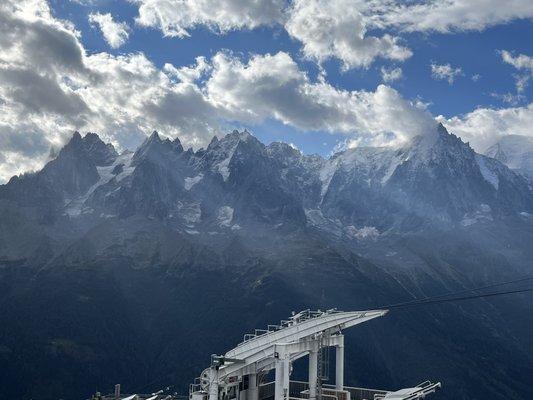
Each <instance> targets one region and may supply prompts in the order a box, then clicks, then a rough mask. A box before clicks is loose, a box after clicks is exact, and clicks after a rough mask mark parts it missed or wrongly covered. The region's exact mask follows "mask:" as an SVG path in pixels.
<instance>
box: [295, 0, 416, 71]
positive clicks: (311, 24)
mask: <svg viewBox="0 0 533 400" xmlns="http://www.w3.org/2000/svg"><path fill="white" fill-rule="evenodd" d="M367 8H368V7H367V6H366V5H365V3H363V2H361V1H360V0H294V1H293V3H292V6H291V7H290V9H289V11H288V20H287V22H286V24H285V29H286V30H287V32H288V33H289V35H291V36H292V37H293V38H295V39H297V40H298V41H300V42H301V43H302V45H303V48H302V51H303V53H304V55H305V56H306V57H307V58H309V59H312V60H316V61H317V62H319V63H320V62H323V61H325V60H327V59H328V58H333V57H335V58H338V59H339V60H341V61H342V63H343V68H344V69H351V68H358V67H368V66H369V65H370V64H371V63H372V62H373V61H374V60H375V59H376V58H378V57H381V58H386V59H392V60H397V61H402V60H405V59H406V58H409V57H410V56H411V55H412V52H411V50H409V49H408V48H406V47H404V46H402V45H401V44H400V40H399V38H397V37H395V36H391V35H389V34H384V35H382V36H379V37H378V36H373V35H368V34H367V33H368V29H369V28H370V27H371V24H370V22H371V21H370V19H369V18H368V17H367V16H365V15H364V14H363V11H365V10H367Z"/></svg>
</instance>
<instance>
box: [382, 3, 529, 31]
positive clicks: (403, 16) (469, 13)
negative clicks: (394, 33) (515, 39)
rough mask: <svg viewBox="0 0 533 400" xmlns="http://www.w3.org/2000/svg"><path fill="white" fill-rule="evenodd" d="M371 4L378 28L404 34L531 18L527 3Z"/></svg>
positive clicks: (467, 28) (459, 29) (474, 26)
mask: <svg viewBox="0 0 533 400" xmlns="http://www.w3.org/2000/svg"><path fill="white" fill-rule="evenodd" d="M372 4H373V5H374V8H375V10H376V11H380V13H379V14H376V16H375V18H376V19H378V20H379V22H380V24H381V25H382V26H392V27H396V28H399V29H402V30H405V31H408V32H415V31H417V32H429V31H435V32H441V33H453V32H461V31H466V30H478V31H481V30H483V29H486V28H487V27H490V26H494V25H498V24H504V23H507V22H510V21H513V20H515V19H527V18H531V17H533V2H532V1H531V0H508V1H501V0H426V1H420V2H419V1H416V2H414V1H410V2H406V1H401V0H396V1H394V0H392V1H389V0H378V1H373V2H372Z"/></svg>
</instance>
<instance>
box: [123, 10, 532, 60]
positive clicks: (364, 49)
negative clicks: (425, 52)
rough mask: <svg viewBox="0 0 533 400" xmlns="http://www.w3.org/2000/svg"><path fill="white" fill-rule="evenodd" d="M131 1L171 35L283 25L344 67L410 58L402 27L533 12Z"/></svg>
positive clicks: (466, 26)
mask: <svg viewBox="0 0 533 400" xmlns="http://www.w3.org/2000/svg"><path fill="white" fill-rule="evenodd" d="M131 1H133V2H134V3H136V4H138V7H139V15H138V17H137V23H138V24H140V25H142V26H147V27H152V28H157V29H160V30H161V31H162V32H163V33H164V35H165V36H174V37H180V38H183V37H187V36H189V35H190V34H191V33H190V31H191V30H192V29H194V28H196V27H198V26H206V27H208V28H209V29H211V30H213V31H215V32H217V33H226V32H228V31H231V30H237V29H254V28H257V27H259V26H274V25H276V26H283V27H284V28H285V30H286V31H287V33H288V34H289V35H290V36H291V37H292V38H294V39H295V40H297V41H299V42H301V44H302V52H303V54H304V55H305V56H306V57H307V58H309V59H312V60H315V61H317V62H319V63H320V62H323V61H324V60H327V59H329V58H337V59H339V60H340V61H341V62H342V65H343V68H344V69H351V68H360V67H364V68H366V67H368V66H369V65H370V64H371V63H372V62H373V61H374V60H375V59H376V58H384V59H393V60H396V61H402V60H405V59H406V58H409V57H410V56H411V55H412V52H411V50H410V49H409V48H407V47H406V46H405V45H403V44H402V43H401V39H400V38H399V36H398V35H399V34H401V33H403V32H432V31H433V32H440V33H454V32H461V31H466V30H483V29H486V28H487V27H490V26H494V25H498V24H503V23H508V22H510V21H513V20H516V19H527V18H531V17H533V3H532V2H531V1H530V0H510V1H506V2H502V1H500V0H424V1H409V2H406V1H403V0H372V1H365V0H264V1H243V0H202V1H196V0H131ZM387 31H388V32H387Z"/></svg>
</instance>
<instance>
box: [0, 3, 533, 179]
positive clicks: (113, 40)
mask: <svg viewBox="0 0 533 400" xmlns="http://www.w3.org/2000/svg"><path fill="white" fill-rule="evenodd" d="M532 18H533V1H531V0H509V1H505V2H503V1H500V0H426V1H423V0H411V1H405V0H404V1H400V0H114V1H111V0H49V1H46V0H4V1H2V2H1V4H0V183H1V182H5V181H7V180H8V179H9V178H10V177H11V176H13V175H15V174H21V173H24V172H28V171H33V170H36V169H39V168H41V167H42V165H43V164H44V163H45V162H46V161H47V160H48V159H49V157H50V154H51V149H54V150H52V153H53V151H55V150H57V149H59V148H60V147H61V146H62V145H63V144H64V143H65V142H66V141H68V139H69V138H70V137H71V136H72V133H73V132H74V131H75V130H78V131H80V132H81V133H82V134H83V133H85V132H88V131H91V132H96V133H98V134H99V135H100V136H101V137H102V139H103V140H105V141H109V142H111V143H113V144H114V145H115V146H116V147H117V149H118V150H119V151H121V150H125V149H134V148H135V147H136V146H138V145H139V144H140V143H141V142H142V140H143V139H144V138H145V137H146V136H147V135H149V134H150V133H151V132H152V131H153V130H157V131H158V132H159V133H160V134H161V135H163V136H168V137H172V138H175V137H179V138H180V140H181V141H182V143H183V145H184V147H193V148H194V149H198V148H200V147H202V146H205V145H206V144H207V143H209V141H210V140H211V138H212V137H213V135H218V136H221V135H224V134H225V133H227V132H229V131H231V130H233V129H248V130H249V131H250V132H252V133H253V134H254V135H255V136H257V137H258V138H259V139H260V140H261V141H263V142H264V143H270V142H272V141H285V142H287V143H291V144H293V145H294V146H296V147H297V148H298V149H300V150H301V151H302V152H304V153H307V154H311V153H318V154H321V155H323V156H328V155H330V154H332V152H334V151H338V150H340V149H343V148H346V147H353V146H361V145H372V146H399V145H402V144H404V143H406V142H407V141H408V140H409V139H410V138H412V137H413V136H416V135H420V134H426V133H428V132H430V131H432V130H433V129H434V126H435V124H436V121H438V122H441V123H443V124H444V125H445V126H446V127H447V128H448V130H449V131H450V132H452V133H454V134H456V135H458V136H460V137H461V138H463V140H465V141H467V142H469V143H470V144H471V146H472V147H473V148H474V149H475V150H476V151H478V152H483V151H484V150H485V149H486V148H487V147H489V146H490V145H493V144H494V143H496V142H497V141H498V140H499V139H500V138H501V137H502V136H505V135H509V134H520V135H528V136H533V103H531V98H532V94H533V79H532V78H533V24H532Z"/></svg>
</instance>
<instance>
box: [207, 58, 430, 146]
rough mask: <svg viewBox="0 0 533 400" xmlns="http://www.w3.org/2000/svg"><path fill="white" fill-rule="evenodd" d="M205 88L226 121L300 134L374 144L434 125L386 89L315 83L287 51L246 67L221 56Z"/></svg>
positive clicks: (421, 112)
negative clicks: (275, 125) (269, 122)
mask: <svg viewBox="0 0 533 400" xmlns="http://www.w3.org/2000/svg"><path fill="white" fill-rule="evenodd" d="M206 88H207V95H208V97H209V99H210V100H211V101H212V102H213V104H215V105H216V106H217V107H218V108H219V109H220V110H222V113H223V115H224V116H225V117H226V118H227V119H235V120H240V121H250V122H259V121H262V120H264V119H267V118H274V119H277V120H279V121H281V122H283V123H285V124H288V125H291V126H294V127H297V128H299V129H302V130H311V131H315V130H322V131H328V132H344V133H347V134H357V135H361V136H367V137H369V138H370V139H371V140H372V141H373V142H374V143H378V142H379V143H387V142H391V141H403V140H406V139H407V138H409V137H412V136H413V135H417V134H421V133H424V132H427V131H428V130H429V129H431V127H432V126H433V124H434V121H433V119H432V117H431V116H430V115H429V113H427V112H426V111H425V110H423V109H420V108H418V107H416V106H415V105H413V104H412V103H411V102H409V101H407V100H405V99H404V98H402V96H401V95H400V94H399V93H398V92H397V91H395V90H394V89H392V88H390V87H388V86H385V85H380V86H378V87H377V89H376V90H375V91H374V92H372V91H364V90H360V91H347V90H342V89H338V88H335V87H333V86H332V85H330V84H329V83H327V82H325V81H324V80H319V81H317V82H313V81H311V80H310V79H309V77H308V76H307V74H306V73H305V72H304V71H302V70H300V69H299V68H298V66H297V64H296V63H295V62H294V60H293V59H292V58H291V57H290V56H289V55H288V54H287V53H284V52H279V53H277V54H275V55H265V56H255V57H252V58H251V59H250V61H249V62H248V63H243V62H241V61H240V60H239V59H236V58H232V57H230V56H228V55H226V54H218V55H216V56H215V57H214V59H213V72H212V75H211V77H210V78H209V80H208V82H207V85H206Z"/></svg>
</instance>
